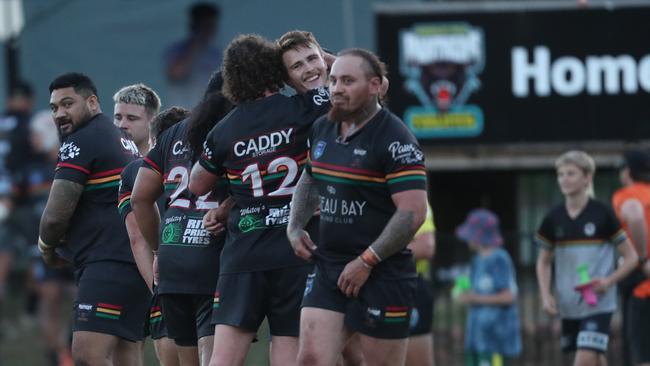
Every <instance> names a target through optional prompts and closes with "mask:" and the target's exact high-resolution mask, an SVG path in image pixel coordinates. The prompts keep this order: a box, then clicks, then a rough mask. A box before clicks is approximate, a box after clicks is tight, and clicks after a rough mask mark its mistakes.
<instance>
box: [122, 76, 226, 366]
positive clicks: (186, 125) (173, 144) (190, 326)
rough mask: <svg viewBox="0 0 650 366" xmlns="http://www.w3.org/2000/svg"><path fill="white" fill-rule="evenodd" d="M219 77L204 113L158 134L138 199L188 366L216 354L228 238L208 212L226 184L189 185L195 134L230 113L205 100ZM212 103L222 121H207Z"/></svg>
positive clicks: (167, 313)
mask: <svg viewBox="0 0 650 366" xmlns="http://www.w3.org/2000/svg"><path fill="white" fill-rule="evenodd" d="M218 80H219V78H218V74H215V76H214V77H213V79H212V80H211V81H210V84H209V87H208V92H207V94H206V96H205V100H204V102H203V103H201V104H200V105H199V107H198V111H197V112H198V113H194V114H192V116H191V117H190V118H188V119H186V120H184V121H182V122H180V123H178V124H176V125H174V126H172V127H171V128H169V129H168V130H167V131H165V132H164V133H163V134H162V135H161V136H160V137H159V139H158V141H157V143H156V145H155V146H154V147H153V148H152V149H151V151H149V153H148V154H147V156H146V157H145V158H144V163H143V166H142V167H140V169H139V171H138V175H137V178H136V183H135V187H134V189H133V193H132V196H131V205H132V208H133V212H134V213H135V216H136V219H137V223H138V226H139V228H140V230H141V231H142V235H143V236H144V238H145V240H146V241H147V243H148V244H149V246H150V247H151V249H153V250H154V251H157V258H156V262H155V263H156V264H157V266H158V269H159V271H158V293H159V295H160V297H161V301H162V309H163V314H164V317H165V320H166V322H167V330H168V336H169V337H170V338H172V339H174V341H175V343H176V345H177V346H178V350H179V358H180V361H181V365H198V364H201V365H206V364H207V363H208V361H209V359H210V355H211V352H212V343H213V342H212V336H213V332H214V328H213V327H212V326H211V324H210V320H211V314H212V309H213V306H214V303H213V294H214V289H215V287H216V281H217V276H218V273H219V272H218V271H219V256H220V253H221V249H222V247H223V235H220V236H215V235H212V234H210V233H209V232H208V231H207V230H206V229H205V227H204V225H203V222H202V220H203V215H204V214H205V212H207V211H208V210H210V209H213V208H216V207H218V205H219V202H222V201H223V200H224V198H225V195H226V189H225V188H226V187H218V188H217V189H215V190H211V191H208V192H206V193H205V194H202V195H193V194H192V193H191V192H190V191H189V190H188V189H187V186H188V182H189V174H190V169H191V168H192V164H193V162H194V161H195V159H196V158H195V154H193V152H192V149H191V148H190V144H189V138H188V137H189V136H190V135H191V134H192V133H193V132H194V131H204V133H207V131H209V129H210V128H211V127H212V126H213V125H214V123H215V122H216V121H218V120H219V119H220V117H221V116H223V115H225V114H226V113H227V112H228V110H229V105H228V104H227V103H222V104H221V105H220V104H218V103H217V104H210V103H206V100H209V99H210V97H211V95H212V94H213V93H218V90H219V85H220V83H219V81H218ZM205 108H210V109H215V108H216V115H215V113H214V112H213V113H211V114H212V116H213V117H216V118H215V119H212V118H205V117H206V113H205V112H203V111H202V109H205ZM204 138H205V136H202V137H201V139H204ZM161 196H162V197H164V198H165V200H166V202H167V204H166V208H165V211H164V214H163V215H162V218H161V217H160V216H159V214H158V211H157V209H156V206H155V203H156V201H157V200H158V199H160V197H161ZM161 226H162V228H161ZM159 233H160V235H159ZM159 243H160V245H159ZM154 255H156V254H155V253H154ZM154 270H155V269H154ZM197 346H198V352H197Z"/></svg>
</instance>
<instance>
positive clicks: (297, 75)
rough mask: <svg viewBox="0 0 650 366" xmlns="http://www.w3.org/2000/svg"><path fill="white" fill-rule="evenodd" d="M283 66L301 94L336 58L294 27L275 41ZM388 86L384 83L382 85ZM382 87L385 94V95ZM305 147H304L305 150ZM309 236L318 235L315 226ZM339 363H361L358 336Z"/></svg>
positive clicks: (321, 80) (321, 79) (320, 82)
mask: <svg viewBox="0 0 650 366" xmlns="http://www.w3.org/2000/svg"><path fill="white" fill-rule="evenodd" d="M276 44H277V45H278V47H279V48H280V56H281V57H282V64H283V65H284V69H283V70H284V72H285V76H284V81H285V83H286V84H287V85H289V86H291V87H292V88H293V89H294V90H295V91H296V92H297V93H299V94H304V93H307V92H308V91H310V90H312V89H316V88H322V87H323V86H325V85H326V83H327V74H328V67H329V66H331V65H332V63H333V62H334V60H335V59H336V57H335V56H334V55H332V54H330V53H328V52H325V51H324V50H323V49H322V48H321V46H320V44H319V43H318V41H317V40H316V38H315V37H314V35H313V34H312V33H311V32H307V31H300V30H294V31H289V32H286V33H285V34H283V35H282V36H281V37H280V38H279V39H278V41H277V42H276ZM385 85H386V86H387V85H388V84H387V83H386V84H385ZM385 92H386V91H385V90H384V94H385ZM307 148H308V147H307V146H305V149H307ZM312 230H313V232H312V233H311V234H312V236H314V237H317V236H318V233H317V232H316V229H315V228H313V229H312ZM341 356H342V359H341V360H339V364H342V365H348V366H352V365H364V364H365V363H364V360H363V354H362V353H361V347H360V346H359V337H357V336H353V337H351V338H350V339H349V340H348V342H347V343H346V345H345V348H344V349H343V351H342V354H341Z"/></svg>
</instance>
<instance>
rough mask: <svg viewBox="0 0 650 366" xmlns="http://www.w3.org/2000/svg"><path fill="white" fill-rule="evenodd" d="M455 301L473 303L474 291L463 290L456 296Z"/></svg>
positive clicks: (474, 298)
mask: <svg viewBox="0 0 650 366" xmlns="http://www.w3.org/2000/svg"><path fill="white" fill-rule="evenodd" d="M456 301H458V302H460V303H461V304H465V305H471V304H474V303H476V293H475V292H474V291H467V292H464V293H462V294H460V295H458V296H457V297H456Z"/></svg>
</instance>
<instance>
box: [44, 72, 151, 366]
mask: <svg viewBox="0 0 650 366" xmlns="http://www.w3.org/2000/svg"><path fill="white" fill-rule="evenodd" d="M50 107H51V109H52V114H53V117H54V121H55V123H56V125H57V128H58V131H59V134H60V136H61V139H62V141H61V142H62V145H61V149H60V151H59V160H58V163H57V168H56V173H55V177H54V182H53V184H52V188H51V190H50V195H49V199H48V202H47V205H46V207H45V211H44V212H43V216H42V218H41V224H40V230H39V234H40V236H39V241H38V244H39V249H40V251H41V254H42V256H43V259H44V260H45V261H46V263H48V264H52V265H57V264H60V263H61V262H62V261H63V260H64V259H62V257H61V256H64V257H66V259H68V260H71V261H72V263H73V265H74V267H75V270H76V276H77V281H78V285H79V292H78V295H77V299H76V301H75V308H74V326H73V340H72V355H73V358H74V360H75V363H76V364H83V365H112V364H117V365H136V364H140V363H141V359H140V345H139V344H138V342H140V341H141V340H142V338H143V320H144V314H145V313H146V312H147V307H148V302H149V299H150V293H149V290H148V288H147V285H146V284H145V282H144V281H143V279H142V277H141V276H140V274H139V272H138V269H137V267H136V265H135V263H134V259H133V254H132V253H131V249H130V246H129V239H128V236H127V233H126V230H125V228H124V225H122V223H121V222H120V216H119V214H118V212H117V210H116V209H115V206H116V204H117V186H118V183H119V174H120V172H121V171H122V169H123V167H124V166H125V165H127V164H128V163H129V162H130V161H131V160H133V158H134V157H135V155H134V154H135V153H137V149H136V147H135V144H134V143H133V141H131V140H129V139H128V138H126V137H125V136H123V135H122V134H121V133H120V131H119V130H118V129H117V128H115V126H113V123H112V122H111V120H110V119H109V118H107V117H106V116H104V115H103V114H102V113H101V108H100V105H99V100H98V97H97V89H96V88H95V86H94V84H93V82H92V81H91V80H90V79H89V78H88V77H87V76H85V75H82V74H77V73H69V74H64V75H61V76H59V77H57V78H56V79H55V80H54V81H53V82H52V83H51V84H50ZM59 247H60V250H57V248H59ZM116 273H117V274H119V276H116V275H115V274H116Z"/></svg>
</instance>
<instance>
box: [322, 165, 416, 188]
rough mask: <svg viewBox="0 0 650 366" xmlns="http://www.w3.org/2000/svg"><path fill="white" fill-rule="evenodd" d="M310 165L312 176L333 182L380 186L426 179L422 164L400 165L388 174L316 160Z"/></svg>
mask: <svg viewBox="0 0 650 366" xmlns="http://www.w3.org/2000/svg"><path fill="white" fill-rule="evenodd" d="M311 167H312V168H311V172H312V176H313V177H314V178H316V179H322V180H325V181H329V182H335V183H345V184H360V185H363V186H369V187H380V186H383V185H385V184H394V183H399V182H402V181H405V180H426V172H425V170H424V166H423V165H413V166H405V167H401V168H400V169H399V170H397V171H395V172H393V173H389V174H384V173H383V172H377V171H372V170H366V169H359V168H349V167H346V166H341V165H335V164H328V163H322V162H318V161H312V162H311Z"/></svg>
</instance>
